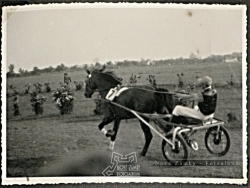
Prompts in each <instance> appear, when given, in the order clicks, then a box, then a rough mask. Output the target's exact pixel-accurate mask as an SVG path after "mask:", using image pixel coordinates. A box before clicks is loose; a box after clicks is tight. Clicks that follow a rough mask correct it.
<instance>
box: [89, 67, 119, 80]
mask: <svg viewBox="0 0 250 188" xmlns="http://www.w3.org/2000/svg"><path fill="white" fill-rule="evenodd" d="M92 72H99V73H103V74H107V75H110V76H112V77H113V78H114V79H115V80H117V81H118V82H119V83H120V84H121V83H122V82H121V81H122V79H121V78H120V77H118V76H117V75H116V74H115V73H114V71H112V70H106V67H102V68H100V67H95V68H94V69H93V70H92Z"/></svg>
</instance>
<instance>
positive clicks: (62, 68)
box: [56, 63, 67, 72]
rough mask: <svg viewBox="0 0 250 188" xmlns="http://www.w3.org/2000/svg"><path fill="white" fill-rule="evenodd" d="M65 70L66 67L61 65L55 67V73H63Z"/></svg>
mask: <svg viewBox="0 0 250 188" xmlns="http://www.w3.org/2000/svg"><path fill="white" fill-rule="evenodd" d="M66 69H67V67H66V66H65V65H64V64H63V63H62V64H61V65H57V67H56V71H58V72H61V71H65V70H66Z"/></svg>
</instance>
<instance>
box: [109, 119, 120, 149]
mask: <svg viewBox="0 0 250 188" xmlns="http://www.w3.org/2000/svg"><path fill="white" fill-rule="evenodd" d="M120 121H121V120H120V119H115V122H114V127H113V131H112V135H111V137H110V145H109V149H110V150H114V146H115V139H116V135H117V132H118V129H119V125H120Z"/></svg>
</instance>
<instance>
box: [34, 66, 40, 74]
mask: <svg viewBox="0 0 250 188" xmlns="http://www.w3.org/2000/svg"><path fill="white" fill-rule="evenodd" d="M39 71H40V70H39V68H38V67H34V68H33V71H32V72H33V74H34V75H37V74H38V73H39Z"/></svg>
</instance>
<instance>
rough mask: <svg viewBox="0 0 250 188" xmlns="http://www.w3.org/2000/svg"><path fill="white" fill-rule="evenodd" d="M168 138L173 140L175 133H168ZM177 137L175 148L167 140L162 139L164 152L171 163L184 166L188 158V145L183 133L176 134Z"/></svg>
mask: <svg viewBox="0 0 250 188" xmlns="http://www.w3.org/2000/svg"><path fill="white" fill-rule="evenodd" d="M166 138H167V139H168V140H171V141H172V139H173V133H168V134H167V135H166ZM175 138H176V139H175V143H174V144H175V149H173V148H172V145H170V144H169V143H168V142H166V141H165V140H163V141H162V153H163V156H164V157H165V158H166V159H167V161H169V162H170V163H171V165H174V166H182V165H183V164H184V162H186V161H187V159H188V147H187V144H186V141H185V140H184V139H183V137H182V136H181V135H179V134H176V137H175Z"/></svg>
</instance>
